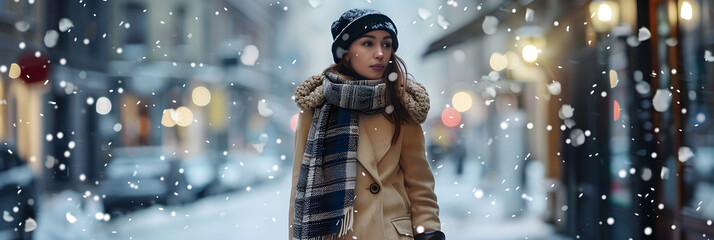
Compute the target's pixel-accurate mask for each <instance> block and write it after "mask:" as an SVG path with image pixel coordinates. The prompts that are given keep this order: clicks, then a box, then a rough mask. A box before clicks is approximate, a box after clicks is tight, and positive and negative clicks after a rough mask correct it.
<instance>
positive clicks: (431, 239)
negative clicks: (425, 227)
mask: <svg viewBox="0 0 714 240" xmlns="http://www.w3.org/2000/svg"><path fill="white" fill-rule="evenodd" d="M414 240H446V235H444V233H443V232H441V231H437V230H434V231H428V232H423V233H420V234H417V235H416V236H415V237H414Z"/></svg>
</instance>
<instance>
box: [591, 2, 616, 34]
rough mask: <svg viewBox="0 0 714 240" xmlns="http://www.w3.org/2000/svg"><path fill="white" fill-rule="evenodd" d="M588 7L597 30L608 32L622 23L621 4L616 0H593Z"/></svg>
mask: <svg viewBox="0 0 714 240" xmlns="http://www.w3.org/2000/svg"><path fill="white" fill-rule="evenodd" d="M588 8H589V9H590V17H591V19H592V20H591V21H592V26H593V28H594V29H595V30H596V31H598V32H607V31H610V29H612V28H613V27H615V26H617V25H618V24H620V5H619V4H618V3H617V2H616V1H593V2H591V3H590V6H589V7H588Z"/></svg>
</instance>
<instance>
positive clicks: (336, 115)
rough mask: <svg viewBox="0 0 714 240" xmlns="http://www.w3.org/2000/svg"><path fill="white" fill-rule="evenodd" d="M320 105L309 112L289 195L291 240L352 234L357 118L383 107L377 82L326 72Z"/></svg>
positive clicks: (382, 91)
mask: <svg viewBox="0 0 714 240" xmlns="http://www.w3.org/2000/svg"><path fill="white" fill-rule="evenodd" d="M322 86H323V91H324V96H325V103H324V104H322V105H321V106H319V107H317V108H316V109H315V112H314V114H313V117H312V124H311V126H310V132H309V133H308V138H307V143H306V144H305V153H304V155H303V158H302V164H301V166H300V177H299V179H298V182H297V193H296V196H295V215H294V216H293V239H300V240H303V239H306V240H309V239H324V238H331V237H334V235H337V236H338V237H342V236H344V235H345V234H347V231H348V230H351V229H352V223H353V217H354V216H353V215H354V199H355V184H356V182H357V140H358V137H359V128H358V127H359V118H358V113H360V112H361V113H366V114H376V113H379V112H381V111H383V109H384V107H385V105H386V98H385V86H386V84H385V83H384V82H382V80H381V79H378V80H347V79H345V78H343V77H341V76H340V75H338V74H335V73H333V72H331V71H326V72H325V77H324V78H323V79H322Z"/></svg>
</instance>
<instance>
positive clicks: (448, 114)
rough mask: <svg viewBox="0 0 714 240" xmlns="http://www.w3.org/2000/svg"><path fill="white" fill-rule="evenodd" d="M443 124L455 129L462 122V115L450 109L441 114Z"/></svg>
mask: <svg viewBox="0 0 714 240" xmlns="http://www.w3.org/2000/svg"><path fill="white" fill-rule="evenodd" d="M441 122H442V123H444V125H446V126H447V127H454V126H456V125H458V124H459V123H460V122H461V113H459V111H456V109H454V108H452V107H450V108H447V109H444V111H443V112H441Z"/></svg>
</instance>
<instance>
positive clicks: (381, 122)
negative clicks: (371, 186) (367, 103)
mask: <svg viewBox="0 0 714 240" xmlns="http://www.w3.org/2000/svg"><path fill="white" fill-rule="evenodd" d="M359 121H360V128H359V142H358V146H359V147H358V148H357V156H358V160H359V161H360V163H362V166H364V167H365V169H366V170H367V172H369V174H371V175H372V176H374V177H375V178H379V174H378V172H377V163H378V162H379V161H380V160H382V158H383V157H384V155H385V154H387V152H388V151H389V148H390V147H391V145H392V144H391V140H392V135H393V134H394V124H392V123H391V122H389V120H387V118H385V117H384V116H383V115H382V114H374V115H367V114H360V119H359Z"/></svg>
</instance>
